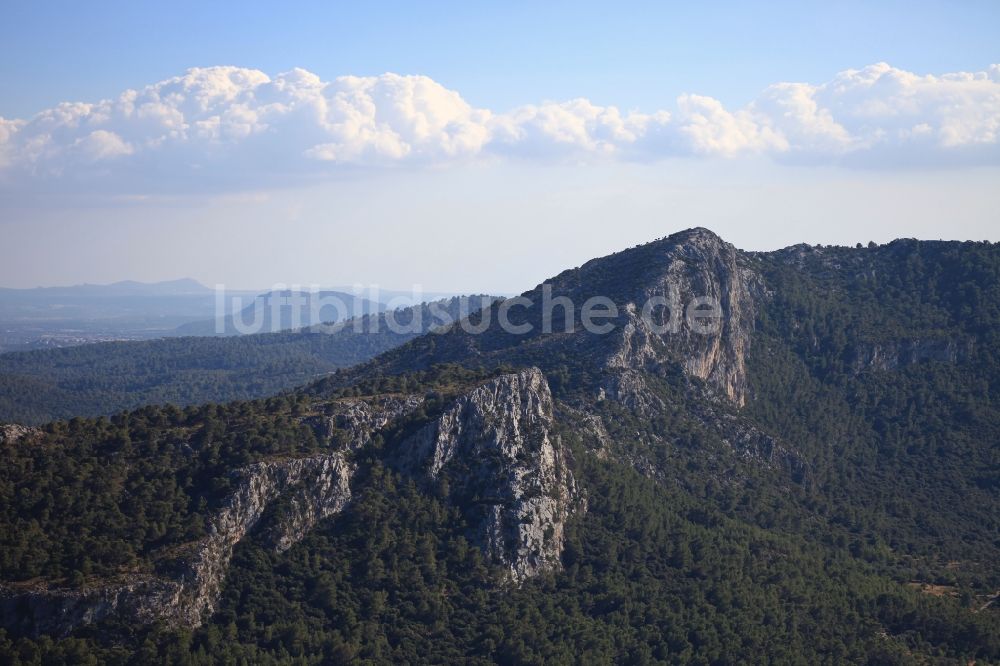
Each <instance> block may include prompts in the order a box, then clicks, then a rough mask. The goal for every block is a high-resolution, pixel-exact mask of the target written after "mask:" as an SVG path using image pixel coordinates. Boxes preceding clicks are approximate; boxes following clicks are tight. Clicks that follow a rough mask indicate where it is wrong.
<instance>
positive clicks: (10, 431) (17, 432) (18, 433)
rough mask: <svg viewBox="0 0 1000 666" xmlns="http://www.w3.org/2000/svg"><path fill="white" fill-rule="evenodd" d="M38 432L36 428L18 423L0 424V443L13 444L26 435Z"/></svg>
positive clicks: (29, 435)
mask: <svg viewBox="0 0 1000 666" xmlns="http://www.w3.org/2000/svg"><path fill="white" fill-rule="evenodd" d="M37 434H38V429H37V428H30V427H28V426H23V425H20V424H18V423H2V424H0V444H14V443H16V442H19V441H21V440H22V439H25V438H28V437H34V436H35V435H37Z"/></svg>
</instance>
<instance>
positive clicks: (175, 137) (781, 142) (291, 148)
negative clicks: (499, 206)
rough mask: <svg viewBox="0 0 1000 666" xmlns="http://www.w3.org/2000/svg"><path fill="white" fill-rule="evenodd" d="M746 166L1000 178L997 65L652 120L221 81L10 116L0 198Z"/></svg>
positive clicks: (862, 77)
mask: <svg viewBox="0 0 1000 666" xmlns="http://www.w3.org/2000/svg"><path fill="white" fill-rule="evenodd" d="M741 155H766V156H771V157H773V158H774V159H776V160H778V161H782V162H807V163H818V164H840V165H845V166H853V167H858V166H862V167H871V166H877V167H885V166H897V167H898V166H926V165H947V166H962V165H969V164H1000V65H992V66H990V67H989V68H987V69H986V70H985V71H981V72H970V73H966V72H960V73H952V74H944V75H939V76H934V75H920V74H915V73H912V72H907V71H904V70H901V69H896V68H893V67H891V66H890V65H888V64H885V63H878V64H874V65H870V66H868V67H864V68H862V69H857V70H854V69H851V70H846V71H843V72H840V73H838V74H837V75H835V76H834V77H833V78H832V79H831V80H830V81H827V82H825V83H819V84H811V83H775V84H773V85H771V86H769V87H768V88H766V89H765V90H764V91H762V92H761V94H760V95H759V96H758V97H757V98H756V99H755V100H754V101H752V102H751V103H750V104H748V105H746V106H744V107H742V108H733V109H727V108H726V107H725V106H724V105H723V104H722V103H721V102H720V101H718V100H716V99H713V98H711V97H705V96H701V95H696V94H684V95H681V96H680V97H678V99H677V104H676V107H675V108H673V109H662V110H655V111H652V112H650V113H643V112H638V111H628V112H623V111H621V110H619V109H618V108H616V107H614V106H600V105H596V104H594V103H592V102H590V101H588V100H586V99H574V100H570V101H566V102H544V103H541V104H537V105H525V106H522V107H519V108H515V109H512V110H507V111H503V112H500V111H496V110H490V109H482V108H476V107H473V106H472V105H470V104H469V103H468V102H467V101H466V100H464V99H463V98H462V96H461V95H460V94H459V92H457V91H454V90H450V89H448V88H446V87H445V86H443V85H441V84H440V83H438V82H436V81H434V80H432V79H430V78H428V77H425V76H401V75H397V74H383V75H381V76H369V77H357V76H343V77H339V78H336V79H333V80H331V81H324V80H323V79H321V78H320V77H319V76H317V75H316V74H314V73H312V72H309V71H306V70H304V69H294V70H292V71H290V72H285V73H282V74H278V75H276V76H274V77H271V76H269V75H267V74H265V73H264V72H261V71H259V70H255V69H246V68H240V67H207V68H195V69H191V70H188V71H187V72H186V73H185V74H183V75H181V76H177V77H173V78H171V79H167V80H165V81H160V82H158V83H155V84H152V85H149V86H146V87H145V88H143V89H141V90H127V91H125V92H123V93H122V94H121V95H119V96H118V97H117V98H115V99H109V100H103V101H100V102H97V103H70V102H67V103H63V104H59V105H58V106H55V107H53V108H50V109H46V110H44V111H42V112H40V113H38V114H37V115H35V116H34V117H32V118H28V119H4V118H0V187H10V186H15V187H24V186H37V187H39V188H46V187H56V188H58V187H69V186H70V185H71V184H72V183H85V184H86V185H87V186H88V187H91V186H103V187H106V188H108V189H111V190H115V189H117V190H121V191H133V190H142V189H163V190H171V189H174V190H178V191H184V190H185V189H187V188H190V187H199V186H201V187H226V186H227V185H232V186H236V185H245V184H248V183H255V182H270V181H274V180H278V181H280V182H294V181H295V179H298V178H304V177H315V176H316V175H323V174H325V173H330V172H336V171H337V170H340V169H350V168H360V167H363V168H378V167H387V166H394V165H411V166H427V165H438V164H450V163H455V162H466V161H471V160H478V159H533V160H538V159H549V160H551V159H556V160H558V159H566V158H570V159H575V160H576V159H592V160H609V159H620V160H637V159H638V160H655V159H658V158H665V157H677V156H704V157H718V158H738V157H739V156H741Z"/></svg>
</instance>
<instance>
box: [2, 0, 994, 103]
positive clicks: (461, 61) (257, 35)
mask: <svg viewBox="0 0 1000 666" xmlns="http://www.w3.org/2000/svg"><path fill="white" fill-rule="evenodd" d="M3 15H4V20H3V21H2V22H0V53H2V55H3V57H2V58H0V80H2V81H3V84H4V94H3V96H2V98H0V115H2V116H6V117H8V118H9V117H26V116H29V115H31V114H32V113H35V112H37V111H40V110H41V109H44V108H46V107H48V106H52V105H53V104H55V103H57V102H61V101H65V100H83V101H96V100H98V99H101V98H103V97H110V96H113V95H116V94H118V93H119V92H120V91H121V90H123V89H125V88H129V87H133V88H134V87H139V86H142V85H145V84H147V83H151V82H153V81H159V80H161V79H164V78H167V77H169V76H173V75H176V74H178V73H181V72H183V71H184V70H186V69H187V68H189V67H197V66H208V65H223V64H226V65H239V66H242V67H251V68H257V69H262V70H264V71H266V72H269V73H277V72H282V71H286V70H288V69H291V68H293V67H305V68H306V69H309V70H310V71H313V72H315V73H317V74H319V75H320V76H322V77H323V78H332V77H335V76H339V75H342V74H355V75H359V76H361V75H373V74H381V73H383V72H396V73H400V74H423V75H426V76H429V77H431V78H433V79H435V80H436V81H439V82H440V83H442V84H443V85H445V86H448V87H449V88H453V89H457V90H460V91H461V92H462V95H463V97H465V98H466V99H467V100H469V102H470V103H472V104H474V105H478V106H486V107H490V108H495V109H501V110H503V109H507V108H510V107H513V106H516V105H519V104H525V103H532V102H540V101H543V100H547V99H555V100H563V99H570V98H573V97H587V98H588V99H590V100H592V101H594V102H596V103H602V104H616V105H618V106H620V107H623V108H640V109H646V110H650V109H656V108H663V107H665V106H667V105H669V104H670V103H671V102H672V101H673V99H674V98H675V97H676V96H677V95H678V94H680V93H682V92H697V93H701V94H705V95H711V96H713V97H716V98H718V99H720V100H722V101H723V102H725V103H726V104H733V105H736V104H743V103H745V102H747V101H749V100H750V99H752V98H753V96H755V95H756V94H757V93H758V92H759V91H760V90H762V89H763V88H764V87H765V86H767V85H768V84H770V83H773V82H774V81H779V80H781V81H824V80H826V79H828V78H829V77H830V76H831V75H832V74H833V73H835V72H838V71H840V70H843V69H847V68H851V67H854V68H857V67H862V66H864V65H868V64H871V63H875V62H880V61H885V62H889V63H891V64H892V65H893V66H895V67H899V68H901V69H905V70H909V71H915V72H921V73H931V74H935V73H944V72H953V71H963V70H964V71H971V70H979V69H982V68H983V67H985V66H986V65H989V64H992V63H995V62H997V61H998V60H1000V3H998V2H996V1H995V0H986V1H981V2H973V1H968V0H959V1H952V2H926V1H922V2H921V1H910V2H892V1H888V2H870V1H869V2H852V1H845V2H829V1H826V2H809V1H802V0H799V1H797V2H780V1H775V2H764V3H752V2H711V3H697V2H683V3H669V2H647V3H629V2H623V3H608V2H584V1H576V2H544V3H542V2H516V1H512V2H502V3H500V2H498V3H475V2H433V1H431V2H419V3H415V2H371V3H368V2H288V3H254V2H203V1H201V2H185V1H179V2H178V1H173V2H135V1H110V0H105V1H102V2H93V3H86V2H65V1H63V2H45V3H40V2H31V1H22V0H7V2H5V3H4V11H3Z"/></svg>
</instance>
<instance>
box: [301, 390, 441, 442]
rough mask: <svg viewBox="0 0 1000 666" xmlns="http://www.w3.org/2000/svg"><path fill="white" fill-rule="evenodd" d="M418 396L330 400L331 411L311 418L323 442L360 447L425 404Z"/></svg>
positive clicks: (328, 409)
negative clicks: (392, 423) (386, 427)
mask: <svg viewBox="0 0 1000 666" xmlns="http://www.w3.org/2000/svg"><path fill="white" fill-rule="evenodd" d="M423 402H424V399H423V398H422V397H420V396H416V395H406V396H395V395H389V396H375V397H371V398H344V399H341V400H337V401H335V402H332V403H329V404H328V405H327V406H326V407H327V414H326V415H324V416H313V417H309V418H308V419H307V423H308V424H309V425H310V426H312V428H313V430H314V431H315V433H316V438H317V439H319V440H320V441H321V442H325V443H326V444H328V445H330V446H334V447H338V446H344V447H346V448H347V449H349V450H355V449H359V448H361V447H363V446H365V445H366V444H368V442H370V441H371V438H372V436H373V435H374V434H375V433H376V432H378V431H379V430H381V429H382V428H384V427H385V426H387V425H388V424H389V423H391V422H392V421H394V420H396V419H398V418H400V417H402V416H405V415H407V414H409V413H411V412H412V411H413V410H415V409H416V408H417V407H419V406H420V405H421V404H423Z"/></svg>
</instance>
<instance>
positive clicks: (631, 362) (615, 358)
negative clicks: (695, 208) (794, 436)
mask: <svg viewBox="0 0 1000 666" xmlns="http://www.w3.org/2000/svg"><path fill="white" fill-rule="evenodd" d="M657 260H658V261H659V262H661V263H660V270H659V271H658V273H657V274H656V275H654V276H653V277H652V279H651V280H649V281H647V282H645V283H644V286H643V287H642V290H641V292H640V293H639V295H638V297H637V298H636V299H635V300H634V301H632V302H629V303H627V304H626V306H625V309H624V313H625V317H626V319H627V321H626V323H625V325H624V326H622V327H621V329H620V330H621V333H620V340H619V343H618V346H617V349H616V350H615V351H614V352H613V353H612V354H611V356H609V358H608V359H607V363H606V365H607V367H609V368H633V369H641V368H644V367H647V366H649V365H650V364H653V363H656V362H658V361H661V360H663V359H664V358H669V359H671V360H674V361H676V362H678V363H680V364H681V366H682V367H683V369H684V371H685V372H686V373H687V374H688V375H690V376H693V377H698V378H699V379H703V380H705V381H706V382H708V384H709V385H710V386H712V387H714V388H715V389H717V390H718V391H719V392H721V393H722V394H723V395H725V396H726V397H727V398H728V399H729V400H730V401H732V402H733V403H735V404H736V405H738V406H742V405H743V404H744V402H745V400H746V389H747V369H746V353H747V350H748V349H749V346H750V336H751V333H752V332H753V327H754V318H755V316H756V310H757V301H758V299H760V298H763V297H764V295H765V291H766V290H765V288H764V281H763V278H762V277H761V276H760V275H759V274H758V273H757V272H755V271H754V270H753V269H752V267H751V265H750V260H749V258H748V257H747V256H746V255H745V254H744V253H741V252H740V251H739V250H737V249H736V248H735V247H733V246H732V245H730V244H729V243H726V242H724V241H723V240H722V239H720V238H719V237H718V236H716V235H715V234H713V233H712V232H710V231H707V230H705V229H691V230H689V231H686V232H682V233H680V234H675V235H674V236H671V237H670V239H668V240H667V241H664V242H663V251H662V254H661V256H659V257H657ZM658 303H659V304H662V306H658V307H655V308H653V307H650V308H647V309H646V311H645V313H644V311H643V308H644V306H646V304H654V305H655V304H658ZM699 304H703V305H700V306H699ZM711 304H717V305H718V306H719V307H720V308H721V311H719V312H718V314H719V315H721V316H720V317H719V318H717V319H713V318H707V317H704V316H701V315H699V314H698V312H699V310H700V309H701V308H706V310H705V311H707V309H708V308H710V306H711ZM660 307H662V308H663V309H659V308H660ZM644 315H645V316H644Z"/></svg>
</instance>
